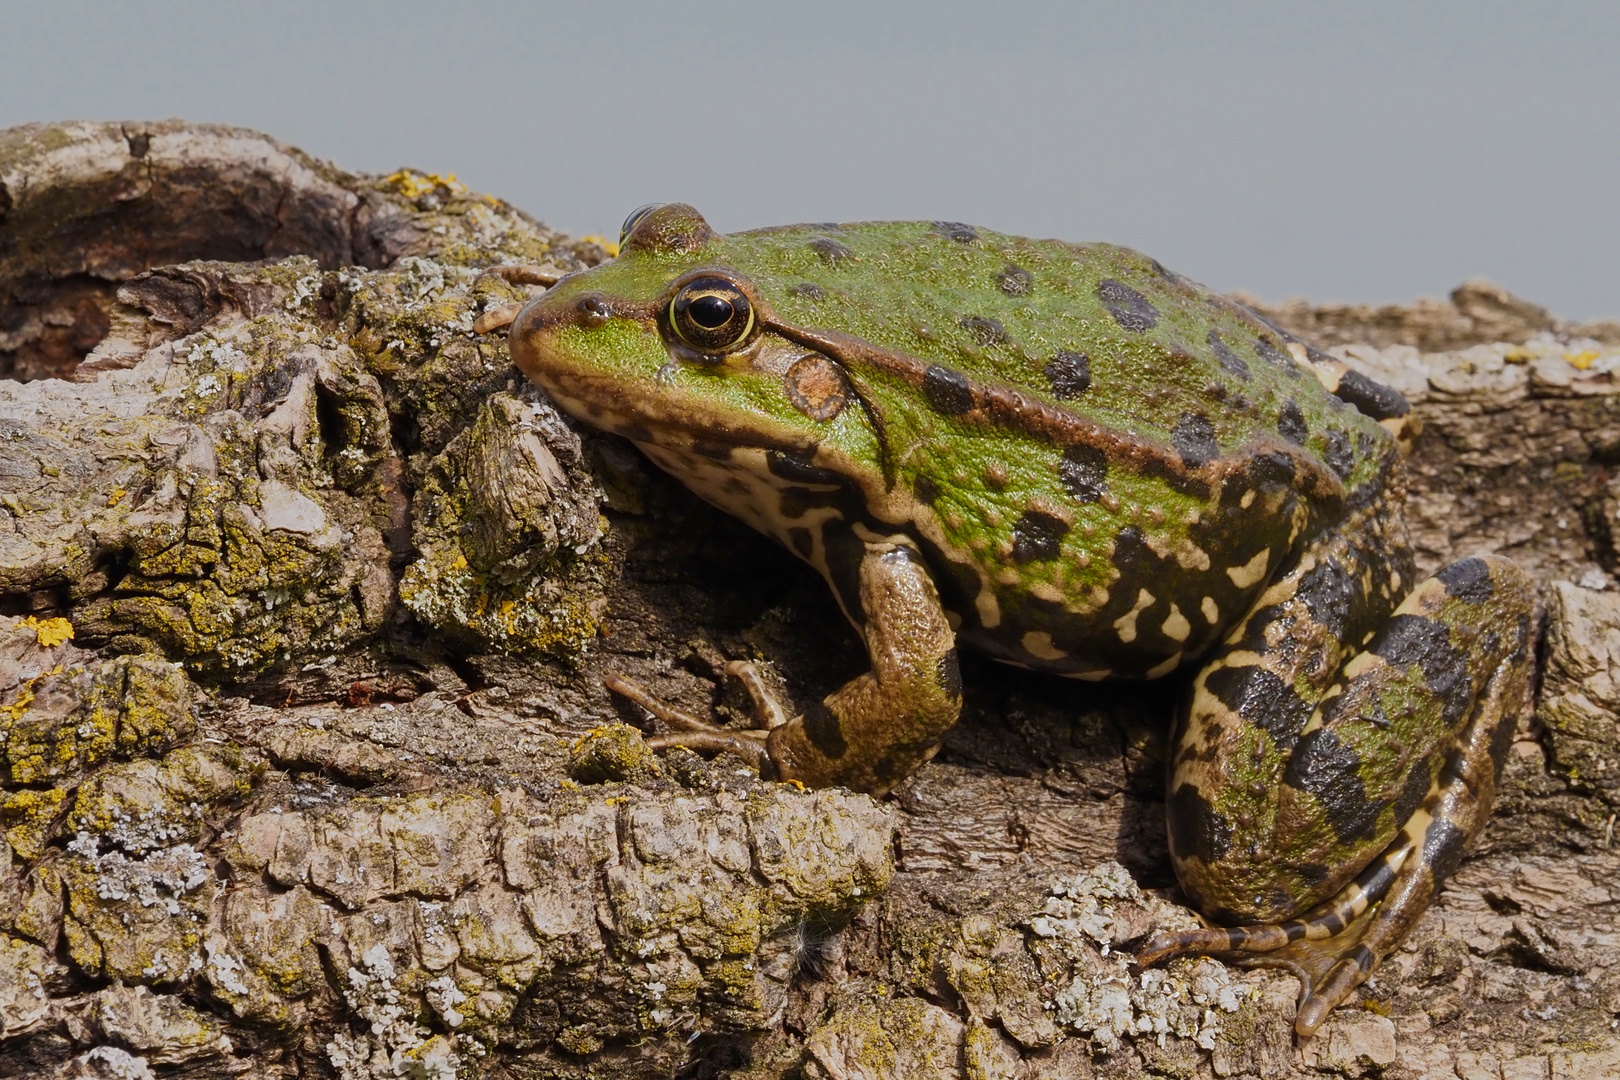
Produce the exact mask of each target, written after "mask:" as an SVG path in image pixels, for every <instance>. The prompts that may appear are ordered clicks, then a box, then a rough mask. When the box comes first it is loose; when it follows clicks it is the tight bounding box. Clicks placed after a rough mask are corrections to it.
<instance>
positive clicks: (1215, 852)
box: [1166, 784, 1232, 865]
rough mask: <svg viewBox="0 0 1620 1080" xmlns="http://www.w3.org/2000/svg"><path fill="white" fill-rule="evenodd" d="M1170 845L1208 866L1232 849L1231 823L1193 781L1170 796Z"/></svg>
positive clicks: (1185, 856) (1174, 849)
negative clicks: (1193, 784)
mask: <svg viewBox="0 0 1620 1080" xmlns="http://www.w3.org/2000/svg"><path fill="white" fill-rule="evenodd" d="M1166 816H1167V817H1168V818H1169V819H1170V848H1171V850H1172V851H1174V852H1175V853H1176V856H1177V857H1178V858H1182V859H1185V858H1188V857H1196V858H1198V859H1200V860H1202V861H1203V862H1204V863H1205V864H1206V865H1208V864H1211V863H1216V862H1219V861H1220V860H1221V859H1223V858H1225V857H1226V853H1227V852H1229V851H1231V850H1232V823H1231V822H1230V821H1228V820H1226V817H1225V816H1224V815H1223V814H1221V812H1220V811H1218V810H1216V809H1215V807H1214V806H1213V805H1211V803H1210V801H1209V800H1208V799H1206V798H1204V796H1203V794H1202V793H1201V792H1200V791H1199V790H1198V789H1197V788H1195V787H1193V786H1192V785H1191V784H1182V785H1180V786H1179V787H1177V788H1176V790H1175V792H1174V793H1172V794H1171V796H1170V799H1169V806H1168V807H1167V808H1166Z"/></svg>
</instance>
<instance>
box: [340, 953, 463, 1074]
mask: <svg viewBox="0 0 1620 1080" xmlns="http://www.w3.org/2000/svg"><path fill="white" fill-rule="evenodd" d="M397 975H398V971H397V969H396V968H395V966H394V959H393V957H392V956H390V955H389V954H388V947H387V946H385V945H383V944H382V943H380V942H379V943H378V944H376V945H373V946H371V948H369V949H367V950H366V951H365V952H364V953H362V954H361V955H360V966H359V967H353V966H351V967H350V968H349V970H348V973H347V975H346V978H345V981H346V982H347V984H348V985H347V986H346V987H344V990H343V997H344V1000H345V1001H347V1002H348V1005H349V1008H350V1010H351V1011H353V1012H354V1014H355V1015H356V1016H358V1017H359V1018H360V1019H362V1020H364V1021H366V1022H367V1023H368V1024H369V1025H370V1028H369V1031H368V1032H367V1033H363V1034H360V1035H352V1034H349V1033H347V1032H343V1031H339V1032H337V1033H336V1034H335V1035H334V1036H333V1038H332V1041H331V1042H329V1043H327V1044H326V1060H327V1061H329V1062H330V1063H331V1064H332V1067H333V1068H334V1069H336V1070H337V1072H338V1075H339V1076H340V1077H342V1080H383V1078H388V1080H392V1078H395V1077H401V1076H405V1077H412V1078H415V1080H454V1078H455V1076H456V1074H457V1072H458V1071H459V1070H460V1068H461V1058H460V1056H459V1055H458V1054H457V1053H456V1045H457V1038H456V1036H455V1035H448V1036H445V1035H434V1034H432V1033H430V1032H429V1031H428V1030H427V1029H426V1028H424V1027H423V1026H422V1025H420V1024H418V1023H416V1021H415V1020H414V1019H413V1017H414V1015H415V1012H416V1009H415V1005H414V1002H411V1001H410V1000H408V999H407V998H406V996H405V995H404V994H402V993H401V992H400V990H399V989H398V987H396V986H395V985H394V980H395V977H396V976H397ZM443 983H449V988H450V989H452V990H453V989H454V984H453V983H450V982H449V980H443V981H442V982H441V983H438V984H436V987H437V995H436V996H437V997H438V1001H437V1002H435V1001H434V1000H433V998H432V997H431V996H430V998H429V1003H430V1004H432V1005H434V1007H435V1009H436V1010H437V1011H439V1012H440V1013H441V1016H443V1015H444V1012H445V1010H443V1009H439V1008H438V1006H439V1005H441V1004H442V1005H446V1006H447V1009H448V1011H450V1012H454V1011H455V1010H454V1005H458V1004H460V1003H461V1002H462V1001H465V1000H466V998H465V996H464V995H461V993H460V991H459V990H456V991H455V993H454V994H450V993H448V992H447V991H446V987H445V986H444V985H443ZM456 998H459V1000H455V999H456ZM456 1015H457V1017H458V1018H460V1014H459V1013H456ZM446 1020H447V1021H448V1017H446Z"/></svg>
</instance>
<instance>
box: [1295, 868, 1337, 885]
mask: <svg viewBox="0 0 1620 1080" xmlns="http://www.w3.org/2000/svg"><path fill="white" fill-rule="evenodd" d="M1291 869H1292V870H1293V871H1294V873H1295V874H1297V875H1298V876H1299V879H1300V880H1301V881H1303V882H1304V883H1305V884H1307V885H1309V886H1312V887H1313V888H1314V887H1315V886H1317V885H1320V884H1322V882H1324V881H1326V880H1327V879H1328V875H1330V874H1332V873H1333V869H1332V868H1331V867H1329V866H1325V865H1323V864H1322V863H1295V864H1294V865H1293V866H1292V867H1291Z"/></svg>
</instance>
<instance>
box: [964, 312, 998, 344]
mask: <svg viewBox="0 0 1620 1080" xmlns="http://www.w3.org/2000/svg"><path fill="white" fill-rule="evenodd" d="M961 326H962V329H964V330H966V331H967V332H968V333H969V334H972V335H973V340H974V341H977V342H978V343H979V344H980V345H1000V344H1001V343H1002V342H1004V341H1006V340H1007V328H1006V327H1004V326H1002V325H1001V323H999V322H997V321H996V320H995V319H986V318H984V317H983V316H981V315H965V316H963V317H962V323H961Z"/></svg>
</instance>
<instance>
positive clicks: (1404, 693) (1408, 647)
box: [1139, 547, 1533, 1036]
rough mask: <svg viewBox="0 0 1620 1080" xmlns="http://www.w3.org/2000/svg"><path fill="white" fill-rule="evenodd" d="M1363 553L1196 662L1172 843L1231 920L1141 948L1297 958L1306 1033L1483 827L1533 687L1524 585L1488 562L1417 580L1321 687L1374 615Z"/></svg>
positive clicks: (1298, 578)
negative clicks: (1345, 646)
mask: <svg viewBox="0 0 1620 1080" xmlns="http://www.w3.org/2000/svg"><path fill="white" fill-rule="evenodd" d="M1369 560H1370V556H1369V555H1368V554H1367V552H1366V551H1365V550H1357V549H1355V548H1353V547H1349V548H1341V550H1340V551H1339V552H1338V554H1337V557H1335V556H1334V555H1333V554H1332V553H1331V552H1327V551H1323V552H1318V553H1316V555H1314V556H1313V555H1307V556H1306V557H1305V559H1303V560H1302V561H1301V563H1300V566H1299V568H1297V569H1296V570H1295V571H1294V572H1293V573H1291V574H1290V575H1289V576H1288V577H1287V578H1285V579H1284V580H1282V581H1279V582H1278V583H1277V584H1275V585H1273V586H1272V587H1271V589H1270V590H1268V592H1267V594H1266V595H1265V596H1264V597H1262V601H1261V604H1260V605H1259V606H1258V607H1257V608H1256V610H1255V612H1254V613H1253V614H1252V615H1251V616H1250V617H1249V619H1248V620H1246V622H1245V623H1244V625H1242V626H1240V627H1239V628H1238V629H1237V630H1235V631H1234V632H1233V634H1232V635H1230V636H1229V637H1228V639H1227V642H1226V644H1225V645H1224V646H1223V647H1222V649H1221V651H1220V652H1219V653H1218V654H1217V655H1216V656H1215V658H1214V659H1213V660H1212V662H1211V663H1210V664H1209V665H1208V666H1207V667H1206V668H1205V670H1204V671H1203V672H1201V673H1200V675H1199V677H1198V679H1197V680H1196V682H1195V684H1194V688H1193V694H1192V699H1191V703H1190V706H1189V708H1188V710H1187V712H1186V714H1185V715H1184V717H1183V719H1182V727H1181V730H1180V736H1179V739H1178V743H1177V750H1176V754H1175V757H1174V760H1173V762H1172V766H1171V781H1170V792H1169V807H1170V816H1171V828H1170V836H1171V852H1172V855H1173V857H1174V859H1175V862H1176V870H1177V874H1178V876H1179V877H1180V879H1181V882H1182V886H1183V888H1184V889H1185V891H1186V892H1187V893H1188V894H1189V896H1190V897H1192V898H1193V900H1194V902H1195V903H1196V904H1197V905H1198V906H1199V907H1200V908H1201V909H1202V910H1203V911H1204V912H1205V913H1206V914H1208V915H1210V916H1211V917H1212V918H1214V919H1215V920H1216V921H1218V922H1222V923H1226V924H1229V925H1232V924H1236V925H1235V928H1234V929H1230V930H1225V929H1212V930H1203V931H1194V932H1191V933H1173V934H1161V935H1159V936H1157V937H1155V938H1154V939H1153V940H1151V941H1149V942H1148V943H1147V944H1146V945H1145V946H1144V948H1143V950H1142V952H1141V954H1140V955H1139V960H1140V961H1141V962H1143V963H1150V962H1153V961H1155V960H1159V959H1162V958H1164V957H1167V956H1172V955H1175V954H1178V953H1186V952H1207V953H1216V954H1222V955H1227V956H1230V957H1233V958H1235V959H1237V960H1239V961H1240V962H1248V963H1270V964H1277V965H1280V966H1285V967H1288V968H1290V969H1292V970H1293V971H1294V972H1295V973H1296V974H1298V975H1299V976H1300V979H1301V982H1302V992H1301V1001H1300V1008H1299V1012H1298V1015H1297V1017H1296V1019H1295V1029H1296V1030H1297V1031H1298V1032H1299V1033H1300V1034H1301V1035H1306V1036H1308V1035H1310V1034H1312V1033H1314V1032H1315V1030H1316V1028H1317V1027H1318V1026H1319V1025H1320V1024H1321V1022H1322V1021H1323V1020H1324V1019H1325V1018H1326V1016H1327V1014H1328V1012H1329V1011H1331V1010H1332V1009H1333V1007H1334V1006H1336V1005H1338V1004H1339V1003H1340V1002H1341V1001H1343V1000H1344V999H1345V998H1346V997H1348V996H1349V994H1350V993H1351V991H1352V990H1354V989H1355V987H1356V986H1357V985H1359V984H1360V983H1361V982H1362V981H1363V980H1365V979H1366V978H1367V976H1368V975H1369V974H1370V973H1371V972H1372V970H1373V969H1374V967H1376V966H1377V964H1378V963H1379V961H1381V960H1382V959H1383V958H1384V956H1386V955H1387V954H1388V953H1389V952H1390V951H1391V950H1393V949H1394V948H1395V947H1396V946H1397V945H1398V944H1399V943H1400V941H1401V939H1402V938H1404V937H1405V935H1406V933H1407V932H1408V931H1409V930H1410V929H1411V928H1412V926H1413V925H1414V924H1415V923H1416V921H1417V919H1418V917H1419V916H1420V915H1421V914H1422V913H1423V911H1424V909H1425V908H1426V907H1427V906H1428V904H1429V901H1430V899H1431V898H1432V897H1433V895H1434V893H1435V891H1436V890H1437V889H1438V888H1439V886H1440V884H1441V883H1442V882H1443V881H1444V880H1445V878H1446V877H1447V876H1448V875H1449V874H1450V873H1451V872H1452V871H1453V870H1454V869H1455V868H1456V866H1457V863H1458V861H1459V859H1460V858H1461V855H1462V852H1463V849H1464V847H1465V846H1466V845H1467V844H1468V842H1469V841H1470V840H1472V839H1473V838H1474V836H1475V835H1477V834H1478V832H1479V831H1480V829H1481V828H1482V827H1483V826H1484V823H1485V818H1486V816H1487V815H1488V814H1489V812H1490V804H1491V800H1492V798H1493V796H1494V794H1495V789H1496V781H1497V775H1498V772H1499V770H1500V768H1501V764H1502V759H1503V756H1504V755H1505V753H1506V749H1507V746H1508V744H1509V742H1510V740H1511V738H1512V732H1513V725H1514V721H1515V719H1516V717H1517V716H1518V714H1519V712H1520V711H1521V710H1522V709H1523V708H1524V706H1525V704H1526V700H1527V695H1528V684H1529V669H1530V649H1529V643H1530V625H1531V609H1532V603H1533V601H1532V597H1531V590H1530V586H1529V583H1528V581H1527V580H1526V579H1525V577H1524V575H1523V573H1522V572H1521V571H1520V570H1519V569H1518V568H1517V567H1516V566H1515V565H1514V564H1513V563H1511V562H1509V561H1507V560H1505V559H1501V558H1497V557H1494V556H1486V557H1482V558H1473V559H1464V560H1462V561H1460V562H1457V563H1454V564H1452V565H1451V566H1449V567H1447V568H1446V569H1445V570H1443V571H1441V572H1440V573H1439V574H1438V575H1437V576H1435V577H1434V578H1431V579H1429V580H1427V581H1425V582H1423V583H1421V584H1420V585H1418V587H1417V588H1416V589H1415V590H1413V592H1412V593H1411V595H1410V596H1408V597H1407V598H1406V600H1405V601H1403V602H1402V603H1401V604H1400V606H1399V607H1398V608H1396V610H1395V611H1394V613H1393V614H1392V615H1391V616H1390V617H1389V619H1388V620H1387V621H1386V622H1384V623H1383V624H1382V626H1380V627H1378V628H1377V629H1376V630H1375V631H1374V632H1373V633H1372V634H1371V636H1370V638H1369V639H1367V640H1366V641H1365V642H1364V643H1363V644H1364V649H1363V651H1360V652H1357V653H1356V654H1355V655H1354V656H1352V657H1351V658H1350V659H1349V662H1348V663H1346V664H1345V665H1344V666H1343V668H1342V669H1338V670H1337V674H1336V676H1332V677H1331V681H1329V682H1328V683H1327V685H1326V687H1325V690H1324V691H1323V692H1321V693H1320V694H1319V695H1318V694H1316V693H1314V692H1313V687H1315V686H1317V685H1318V684H1319V683H1320V681H1321V679H1320V674H1319V673H1320V672H1322V671H1324V670H1325V671H1327V672H1329V673H1330V674H1331V673H1332V672H1334V671H1335V669H1337V661H1336V659H1335V657H1334V656H1333V655H1332V654H1333V653H1334V652H1335V646H1334V644H1333V642H1334V641H1336V640H1337V639H1338V637H1339V636H1340V634H1341V633H1342V631H1343V629H1344V628H1346V627H1352V628H1353V627H1354V626H1355V624H1356V623H1357V622H1358V621H1364V618H1365V616H1364V615H1363V616H1362V619H1359V620H1358V617H1357V611H1356V608H1357V607H1358V606H1359V607H1361V608H1363V609H1365V608H1367V607H1372V608H1376V607H1377V601H1378V595H1379V593H1380V591H1381V590H1380V588H1379V587H1378V584H1377V582H1376V581H1375V579H1374V575H1372V574H1362V573H1358V572H1357V571H1358V569H1360V568H1366V569H1370V566H1369V565H1368V564H1369ZM1358 561H1359V562H1360V563H1361V567H1360V568H1358V566H1357V563H1358ZM1395 584H1397V585H1398V579H1397V580H1396V582H1395ZM1324 622H1327V623H1329V624H1332V625H1330V626H1329V627H1328V628H1327V632H1326V633H1324V632H1323V626H1322V624H1323V623H1324ZM1359 636H1360V635H1359V634H1353V635H1351V640H1352V641H1354V640H1356V638H1357V637H1359ZM1313 642H1315V643H1317V645H1316V647H1314V648H1313V647H1312V644H1313ZM1324 652H1325V653H1326V654H1328V655H1327V656H1325V657H1324V655H1323V654H1324Z"/></svg>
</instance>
